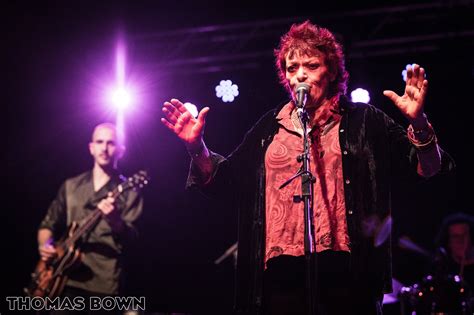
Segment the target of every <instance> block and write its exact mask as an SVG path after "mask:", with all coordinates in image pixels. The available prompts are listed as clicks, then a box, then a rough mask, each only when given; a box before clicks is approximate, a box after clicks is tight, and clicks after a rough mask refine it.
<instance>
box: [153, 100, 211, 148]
mask: <svg viewBox="0 0 474 315" xmlns="http://www.w3.org/2000/svg"><path fill="white" fill-rule="evenodd" d="M162 111H163V113H164V114H165V118H161V122H162V123H163V124H164V125H165V126H166V127H168V129H169V130H171V131H172V132H174V133H175V134H176V135H177V136H178V138H180V139H181V140H182V141H184V143H185V144H186V146H188V147H192V146H199V145H200V144H201V141H202V138H203V135H204V125H205V124H206V115H207V113H208V112H209V107H204V108H203V109H202V110H201V111H200V112H199V115H198V117H197V118H194V117H193V115H192V114H191V113H190V112H189V111H188V110H187V109H186V107H185V106H184V105H183V103H181V102H180V101H179V100H177V99H174V98H173V99H171V100H170V101H169V102H165V103H164V104H163V107H162Z"/></svg>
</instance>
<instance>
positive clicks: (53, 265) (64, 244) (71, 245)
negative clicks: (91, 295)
mask: <svg viewBox="0 0 474 315" xmlns="http://www.w3.org/2000/svg"><path fill="white" fill-rule="evenodd" d="M148 181H149V178H148V175H147V173H146V172H145V171H139V172H138V173H136V174H134V175H133V176H131V177H129V178H127V179H126V180H124V181H123V182H121V183H120V184H119V185H117V187H115V188H114V189H113V190H112V197H113V198H117V197H118V196H119V195H120V194H121V193H123V192H124V191H126V190H129V189H139V188H143V187H144V186H145V185H147V184H148ZM101 217H102V211H100V209H98V208H96V209H95V210H94V211H92V212H91V213H90V214H88V215H87V216H86V217H85V218H83V219H82V220H80V221H79V222H78V221H73V222H71V224H70V225H69V227H68V231H67V233H66V234H65V235H64V236H63V238H62V239H61V240H60V241H59V242H58V243H57V245H56V246H55V248H56V252H57V255H56V257H55V258H53V259H52V260H51V261H47V262H46V261H44V260H42V259H40V261H39V262H38V263H37V265H36V268H35V271H34V272H33V273H32V274H31V281H30V284H29V286H28V287H26V288H24V292H25V293H26V294H27V295H28V296H39V297H49V298H54V297H57V296H59V295H60V294H61V293H62V290H63V289H64V285H65V284H66V281H67V279H68V273H69V271H70V270H71V269H73V267H74V266H77V265H78V264H79V262H80V257H81V251H80V244H79V243H80V242H79V240H80V239H81V237H82V236H83V235H84V234H86V233H88V232H89V231H91V230H92V228H93V227H94V226H95V225H96V223H97V222H99V220H100V219H101Z"/></svg>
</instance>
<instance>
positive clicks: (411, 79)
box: [383, 64, 428, 123]
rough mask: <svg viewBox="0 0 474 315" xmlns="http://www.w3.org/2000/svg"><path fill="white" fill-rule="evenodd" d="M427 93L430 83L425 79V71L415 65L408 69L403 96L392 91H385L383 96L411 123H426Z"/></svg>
mask: <svg viewBox="0 0 474 315" xmlns="http://www.w3.org/2000/svg"><path fill="white" fill-rule="evenodd" d="M427 91H428V81H427V80H426V79H425V69H423V68H421V67H420V66H419V65H417V64H415V65H414V66H413V67H408V69H407V80H406V85H405V93H404V94H403V95H402V96H399V95H397V94H396V93H395V92H393V91H390V90H387V91H384V92H383V94H384V95H385V96H387V97H388V98H389V99H390V100H392V102H393V103H394V104H395V105H396V106H397V107H398V108H399V109H400V111H401V112H402V114H403V115H405V117H406V118H407V119H408V120H409V121H410V123H417V122H419V121H420V120H422V121H426V118H425V117H424V115H423V107H424V103H425V97H426V93H427Z"/></svg>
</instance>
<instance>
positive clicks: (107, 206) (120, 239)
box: [38, 123, 143, 300]
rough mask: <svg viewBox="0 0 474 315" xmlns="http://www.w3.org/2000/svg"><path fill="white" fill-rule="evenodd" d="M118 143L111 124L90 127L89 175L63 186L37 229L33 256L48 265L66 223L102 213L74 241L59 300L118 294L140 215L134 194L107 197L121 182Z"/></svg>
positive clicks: (53, 255)
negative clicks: (75, 252)
mask: <svg viewBox="0 0 474 315" xmlns="http://www.w3.org/2000/svg"><path fill="white" fill-rule="evenodd" d="M118 140H119V139H118V131H117V128H116V127H115V125H113V124H111V123H102V124H99V125H98V126H96V127H95V129H94V131H93V134H92V140H91V142H90V143H89V151H90V154H91V155H92V158H93V160H94V166H93V168H92V170H90V171H87V172H85V173H82V174H80V175H78V176H76V177H73V178H70V179H67V180H66V181H65V182H64V183H63V185H62V186H61V188H60V189H59V192H58V194H57V196H56V198H55V199H54V200H53V201H52V203H51V205H50V206H49V209H48V211H47V214H46V216H45V217H44V219H43V221H42V222H41V224H40V227H39V230H38V246H39V253H40V256H41V259H42V260H45V261H49V260H51V259H53V258H54V257H55V256H56V255H57V253H56V249H55V246H54V243H55V241H57V240H58V239H59V238H60V237H61V236H63V235H64V233H65V232H66V229H67V226H68V225H69V224H70V223H71V222H73V221H77V222H79V224H80V222H81V221H80V220H81V219H83V218H84V217H85V216H87V215H88V214H89V213H90V212H91V211H94V210H95V209H97V208H98V209H100V211H101V212H102V219H100V220H99V221H98V223H97V224H96V225H95V226H94V227H93V228H92V230H91V231H90V232H89V233H87V234H85V235H84V236H83V237H82V239H81V240H80V241H79V242H80V247H79V248H80V251H81V253H82V255H81V262H80V264H79V265H78V266H77V268H72V269H71V270H70V273H69V274H68V280H67V282H66V286H65V289H64V291H63V296H68V297H70V298H72V297H74V296H86V297H87V296H107V295H118V294H120V289H121V280H122V279H121V275H122V273H123V270H122V256H123V250H124V246H126V245H127V244H128V243H129V242H130V241H133V240H134V239H135V238H136V236H137V231H136V228H135V226H134V224H135V223H136V220H137V219H138V218H139V217H140V215H141V213H142V206H143V200H142V197H141V196H140V195H139V194H138V193H137V192H135V191H134V190H127V191H125V192H124V193H122V194H120V195H118V197H117V198H116V199H114V198H113V197H112V194H111V193H110V191H112V190H113V189H114V188H115V187H117V185H118V184H120V182H121V181H122V180H123V177H122V176H120V175H119V173H118V171H117V162H118V160H119V159H120V158H121V157H122V155H123V153H124V151H125V147H124V146H123V145H122V144H121V143H120V142H119V141H118ZM86 300H87V299H86Z"/></svg>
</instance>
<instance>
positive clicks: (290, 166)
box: [265, 102, 350, 263]
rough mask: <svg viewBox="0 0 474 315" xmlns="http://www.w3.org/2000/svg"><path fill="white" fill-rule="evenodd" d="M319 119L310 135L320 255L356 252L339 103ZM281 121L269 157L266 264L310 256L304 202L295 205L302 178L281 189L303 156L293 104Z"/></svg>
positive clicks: (284, 110) (321, 111)
mask: <svg viewBox="0 0 474 315" xmlns="http://www.w3.org/2000/svg"><path fill="white" fill-rule="evenodd" d="M315 116H316V117H318V120H317V122H316V123H317V124H313V127H312V129H311V131H310V132H309V134H310V139H311V158H310V168H311V172H312V174H313V175H314V176H315V177H316V182H315V184H314V203H313V207H314V209H313V213H314V224H315V239H316V251H317V252H321V251H324V250H328V249H330V250H336V251H350V249H349V235H348V232H347V222H346V206H345V200H344V182H343V181H344V179H343V174H342V156H341V148H340V145H339V125H340V121H341V117H342V116H341V114H340V113H339V112H338V107H337V105H336V103H333V104H331V105H328V106H323V107H320V108H318V109H317V113H316V115H315ZM277 119H278V120H279V124H280V128H279V130H278V132H277V134H276V135H275V137H274V139H273V141H272V143H271V144H270V146H269V147H268V150H267V152H266V154H265V171H266V192H265V193H266V194H265V195H266V246H265V263H266V262H267V261H268V260H269V259H270V258H272V257H276V256H279V255H281V254H285V255H292V256H301V255H304V211H303V203H302V202H300V203H294V202H293V196H294V195H301V179H300V178H298V179H296V180H294V181H293V182H292V183H290V184H289V185H287V186H286V187H284V188H282V189H279V188H278V187H279V186H280V185H281V184H283V183H284V182H285V181H286V180H287V179H288V178H290V177H291V176H293V175H294V174H296V173H297V172H298V170H299V169H300V167H301V163H300V162H298V161H297V160H296V158H297V156H298V155H300V154H301V153H302V152H303V140H302V135H303V132H302V129H301V127H300V124H299V121H298V118H297V116H296V112H295V111H294V105H293V103H291V102H290V103H288V104H287V105H285V106H284V107H283V108H282V110H281V111H280V113H279V114H278V116H277Z"/></svg>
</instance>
